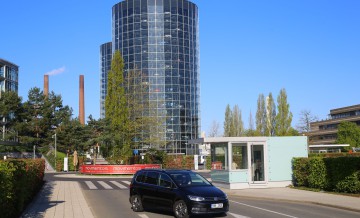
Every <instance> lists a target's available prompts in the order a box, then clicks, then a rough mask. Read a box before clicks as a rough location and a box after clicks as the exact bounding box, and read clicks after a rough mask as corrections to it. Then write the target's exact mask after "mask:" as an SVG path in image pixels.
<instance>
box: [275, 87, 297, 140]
mask: <svg viewBox="0 0 360 218" xmlns="http://www.w3.org/2000/svg"><path fill="white" fill-rule="evenodd" d="M277 103H278V113H277V115H276V129H275V130H276V135H277V136H286V135H289V131H290V128H291V121H292V117H293V115H292V113H291V112H290V105H289V103H288V102H287V94H286V90H285V89H281V90H280V93H279V95H278V97H277Z"/></svg>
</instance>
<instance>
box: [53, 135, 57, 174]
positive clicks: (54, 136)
mask: <svg viewBox="0 0 360 218" xmlns="http://www.w3.org/2000/svg"><path fill="white" fill-rule="evenodd" d="M52 138H54V139H55V171H56V153H57V152H56V133H55V134H54V135H53V136H52Z"/></svg>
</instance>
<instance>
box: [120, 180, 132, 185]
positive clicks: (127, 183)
mask: <svg viewBox="0 0 360 218" xmlns="http://www.w3.org/2000/svg"><path fill="white" fill-rule="evenodd" d="M122 182H123V183H125V184H126V185H130V183H131V182H129V181H122Z"/></svg>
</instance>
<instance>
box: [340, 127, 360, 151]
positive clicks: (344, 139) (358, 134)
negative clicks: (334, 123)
mask: <svg viewBox="0 0 360 218" xmlns="http://www.w3.org/2000/svg"><path fill="white" fill-rule="evenodd" d="M336 143H337V144H349V145H350V147H347V148H345V150H350V149H351V148H352V147H360V128H359V127H358V126H357V125H356V124H355V123H352V122H341V123H340V124H339V125H338V133H337V139H336Z"/></svg>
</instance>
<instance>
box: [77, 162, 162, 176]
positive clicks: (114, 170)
mask: <svg viewBox="0 0 360 218" xmlns="http://www.w3.org/2000/svg"><path fill="white" fill-rule="evenodd" d="M141 169H161V164H134V165H81V166H80V168H79V171H80V173H83V174H135V173H136V171H138V170H141Z"/></svg>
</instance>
